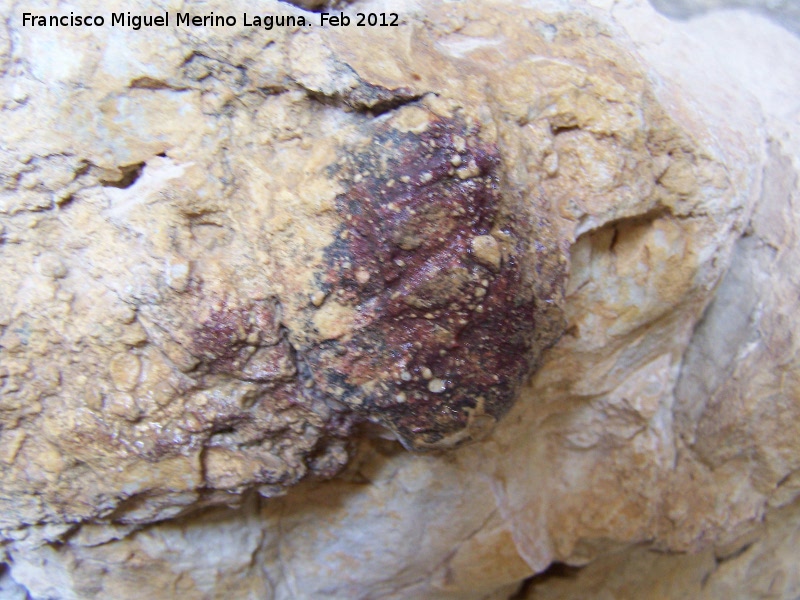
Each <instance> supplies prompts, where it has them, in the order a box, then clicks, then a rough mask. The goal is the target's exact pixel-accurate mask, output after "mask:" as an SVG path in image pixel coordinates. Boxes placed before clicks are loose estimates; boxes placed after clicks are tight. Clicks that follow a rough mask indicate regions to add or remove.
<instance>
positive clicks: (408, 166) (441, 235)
mask: <svg viewBox="0 0 800 600" xmlns="http://www.w3.org/2000/svg"><path fill="white" fill-rule="evenodd" d="M416 110H423V109H416ZM428 119H429V120H428V123H427V125H424V126H423V127H419V128H416V129H413V130H410V131H409V130H403V129H400V128H397V126H396V125H393V121H392V120H383V121H378V122H375V123H374V124H373V125H372V127H373V131H372V132H371V136H370V137H371V139H370V140H369V143H368V144H365V145H360V146H358V148H356V149H354V151H353V152H352V153H351V154H349V155H348V156H347V157H346V158H344V159H343V160H342V161H340V163H339V166H338V172H337V173H336V176H337V177H339V178H341V181H342V183H343V186H344V188H345V190H346V191H345V193H343V194H341V195H339V196H338V197H337V207H336V208H337V212H338V213H339V215H340V217H341V218H342V221H343V223H344V224H343V226H342V227H341V228H340V230H339V231H338V238H337V241H336V242H335V243H333V244H332V245H331V246H329V247H328V249H327V254H326V256H327V269H326V271H325V272H324V273H321V274H320V275H319V277H318V282H319V286H320V288H321V289H322V290H323V291H324V293H325V294H326V297H327V300H326V303H331V302H333V303H338V304H339V305H341V307H342V308H343V310H347V311H351V314H353V315H354V319H353V326H352V328H350V329H348V333H346V334H344V335H342V336H340V337H338V338H336V339H331V340H325V341H322V342H320V343H318V344H317V345H314V346H313V347H311V348H305V349H303V355H304V360H305V361H306V362H307V364H308V366H309V368H310V371H311V373H312V376H313V378H314V391H313V393H316V394H320V393H321V394H323V395H324V396H325V397H327V398H328V399H335V400H336V403H339V404H338V405H341V404H343V405H345V406H346V407H348V408H349V409H350V410H352V411H354V412H356V413H357V414H359V415H361V417H362V418H364V419H366V420H369V421H373V422H377V423H380V424H383V425H385V426H387V427H388V428H390V429H391V430H393V431H394V432H395V433H396V434H397V435H398V437H399V438H400V440H401V441H402V442H403V444H404V445H405V446H406V447H408V448H412V449H425V448H447V447H452V446H456V445H458V444H460V443H462V442H466V441H469V440H472V439H476V438H479V437H481V436H482V435H483V434H485V433H486V432H487V431H488V430H489V429H490V428H491V426H492V425H493V424H494V423H495V422H496V421H497V419H499V418H500V417H501V416H503V415H504V414H505V413H506V412H507V411H508V410H509V408H510V407H511V405H512V404H513V401H514V400H515V398H516V396H517V394H518V391H519V387H520V386H521V384H522V383H523V382H524V380H525V379H526V377H527V376H528V375H529V373H530V372H531V370H532V369H533V368H534V367H535V365H536V364H537V362H538V360H539V357H540V355H541V352H542V350H543V349H544V348H546V347H547V346H549V345H551V344H552V343H553V342H554V341H555V339H557V337H558V335H560V332H561V328H560V327H559V326H554V325H553V323H552V320H553V313H552V310H544V309H542V306H543V305H544V304H551V305H552V304H553V303H556V304H557V303H558V300H559V298H555V297H549V298H542V297H540V296H541V293H540V292H541V290H543V289H546V290H549V291H550V292H552V294H553V295H554V296H556V295H559V294H560V293H561V290H562V284H563V277H564V272H563V271H564V270H563V266H562V265H563V262H559V261H557V260H556V261H553V260H550V259H551V258H552V255H553V254H554V250H553V249H552V248H550V249H547V248H544V247H543V246H542V245H541V243H539V241H538V240H536V241H533V240H532V235H533V232H534V229H535V227H536V225H535V224H536V223H539V222H541V219H540V218H539V217H538V216H532V215H526V214H519V213H518V212H516V211H515V210H511V209H510V208H509V206H510V204H509V203H508V202H505V201H504V194H503V192H502V190H503V185H502V169H501V157H500V154H499V151H498V148H497V147H496V146H495V145H493V144H491V143H487V142H485V141H483V140H482V139H481V138H480V137H479V135H478V133H479V129H478V126H476V125H469V124H467V123H466V122H464V121H462V120H460V119H458V118H442V117H438V116H435V115H432V114H430V115H429V116H428ZM515 206H516V207H517V208H519V207H520V206H523V203H521V202H517V203H516V204H515ZM540 256H541V257H545V256H546V257H548V258H547V260H545V259H544V258H542V259H541V260H540V258H539V257H540ZM543 265H544V267H545V268H543ZM553 265H556V266H555V267H553ZM537 277H538V278H542V277H546V278H548V279H549V282H548V285H546V286H541V285H538V286H537V284H536V282H535V279H536V278H537ZM323 308H325V307H323ZM559 316H560V313H559ZM543 319H546V320H548V323H546V324H545V325H546V326H545V327H542V326H543V323H542V320H543ZM537 330H540V331H537ZM542 331H546V332H548V333H547V334H546V335H542V333H541V332H542ZM336 403H335V404H336Z"/></svg>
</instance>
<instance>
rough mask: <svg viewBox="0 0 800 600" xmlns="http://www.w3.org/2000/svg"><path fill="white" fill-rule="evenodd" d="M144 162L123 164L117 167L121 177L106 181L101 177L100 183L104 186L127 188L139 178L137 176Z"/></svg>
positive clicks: (140, 172) (142, 168)
mask: <svg viewBox="0 0 800 600" xmlns="http://www.w3.org/2000/svg"><path fill="white" fill-rule="evenodd" d="M144 165H145V163H144V162H140V163H136V164H133V165H125V166H123V167H119V170H120V171H121V172H122V177H121V178H120V179H118V180H116V181H108V180H105V179H101V180H100V183H102V184H103V185H104V186H106V187H115V188H119V189H127V188H129V187H131V186H132V185H133V184H134V183H136V180H137V179H139V176H140V175H141V174H142V171H143V170H144Z"/></svg>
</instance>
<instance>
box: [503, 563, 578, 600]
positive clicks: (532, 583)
mask: <svg viewBox="0 0 800 600" xmlns="http://www.w3.org/2000/svg"><path fill="white" fill-rule="evenodd" d="M580 571H581V567H572V566H570V565H567V564H565V563H562V562H554V563H551V564H550V566H549V567H547V568H546V569H545V570H544V571H542V572H541V573H537V574H536V575H532V576H531V577H528V578H527V579H526V580H524V581H523V582H522V585H521V586H520V588H519V589H518V590H517V591H516V592H515V593H514V594H513V595H512V596H510V597H509V598H508V600H525V599H526V598H528V597H529V595H530V593H531V591H533V589H534V588H535V587H536V586H538V585H543V584H546V583H547V582H548V581H550V580H553V579H574V578H575V577H577V576H578V573H580Z"/></svg>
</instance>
